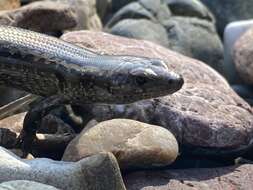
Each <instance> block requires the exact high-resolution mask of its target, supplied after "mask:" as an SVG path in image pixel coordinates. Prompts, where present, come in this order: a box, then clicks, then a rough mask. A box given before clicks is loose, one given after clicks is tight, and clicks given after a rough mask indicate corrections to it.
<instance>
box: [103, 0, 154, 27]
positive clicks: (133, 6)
mask: <svg viewBox="0 0 253 190" xmlns="http://www.w3.org/2000/svg"><path fill="white" fill-rule="evenodd" d="M123 19H148V20H153V21H155V20H156V18H155V17H154V16H153V15H152V13H151V12H149V11H148V10H147V9H145V8H144V7H143V6H142V5H141V4H140V3H138V2H133V3H129V4H127V5H126V6H124V7H123V8H121V9H120V10H119V11H118V12H116V13H115V14H114V15H113V17H112V18H111V19H110V20H109V21H108V23H107V24H106V27H107V28H111V27H112V26H114V25H115V24H117V23H118V22H120V21H121V20H123Z"/></svg>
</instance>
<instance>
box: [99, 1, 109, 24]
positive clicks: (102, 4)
mask: <svg viewBox="0 0 253 190" xmlns="http://www.w3.org/2000/svg"><path fill="white" fill-rule="evenodd" d="M111 5H112V0H96V7H97V13H98V15H99V17H100V18H101V19H102V20H104V17H105V15H106V13H107V11H108V9H110V7H111Z"/></svg>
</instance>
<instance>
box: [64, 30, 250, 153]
mask: <svg viewBox="0 0 253 190" xmlns="http://www.w3.org/2000/svg"><path fill="white" fill-rule="evenodd" d="M62 39H63V40H65V41H68V42H70V43H73V44H76V45H79V46H81V47H84V48H88V49H90V50H92V51H95V52H97V53H103V54H109V55H133V56H144V57H151V58H160V59H163V60H164V61H165V62H166V64H167V66H168V68H169V69H170V70H173V71H175V72H177V73H179V74H181V75H182V76H183V78H184V81H185V84H184V86H183V87H182V89H181V90H179V91H178V92H176V93H174V94H172V95H169V96H164V97H160V98H156V99H149V100H143V101H139V102H136V103H133V104H128V105H91V108H90V110H88V111H90V112H91V114H93V115H94V119H95V120H97V121H103V120H109V119H113V118H129V119H134V120H138V121H142V122H145V123H150V124H155V125H159V126H163V127H165V128H167V129H168V130H169V131H171V132H172V133H173V134H174V135H175V137H176V138H177V140H178V143H179V144H181V145H183V146H189V147H190V148H189V149H188V150H189V151H190V152H193V154H194V153H195V152H194V150H198V149H199V148H200V147H201V148H203V149H204V150H205V151H198V154H206V155H215V156H216V157H218V156H219V155H220V153H221V152H222V151H224V152H223V153H224V154H226V153H230V151H235V152H237V151H238V149H240V148H247V147H248V146H249V145H250V143H251V139H252V137H253V111H252V108H251V107H250V105H249V104H247V103H246V102H245V101H244V100H243V99H242V98H240V97H239V96H238V95H237V94H236V93H235V92H234V91H233V89H232V88H231V87H230V85H229V84H228V83H227V81H226V80H225V79H224V78H223V77H222V76H221V75H220V74H218V73H217V72H216V71H215V70H213V69H212V68H210V67H209V66H207V65H206V64H204V63H203V62H201V61H198V60H195V59H191V58H189V57H186V56H183V55H181V54H179V53H176V52H173V51H171V50H169V49H166V48H164V47H161V46H159V45H156V44H154V43H152V42H148V41H142V40H135V39H129V38H123V37H119V36H114V35H111V34H107V33H102V32H90V31H79V32H71V33H67V34H65V35H63V36H62ZM203 149H202V150H203ZM185 150H187V149H182V151H185ZM226 151H227V152H226Z"/></svg>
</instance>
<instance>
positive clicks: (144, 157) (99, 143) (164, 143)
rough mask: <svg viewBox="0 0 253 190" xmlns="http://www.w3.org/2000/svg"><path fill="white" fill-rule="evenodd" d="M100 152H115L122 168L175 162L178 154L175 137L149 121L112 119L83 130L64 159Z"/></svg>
mask: <svg viewBox="0 0 253 190" xmlns="http://www.w3.org/2000/svg"><path fill="white" fill-rule="evenodd" d="M100 152H112V153H113V154H114V155H115V157H116V158H117V160H118V162H119V166H120V168H121V169H135V168H151V167H156V166H165V165H168V164H170V163H172V162H173V161H174V160H175V159H176V157H177V155H178V144H177V141H176V139H175V137H174V136H173V135H172V134H171V133H170V132H169V131H168V130H166V129H164V128H162V127H159V126H155V125H149V124H146V123H142V122H138V121H134V120H129V119H113V120H109V121H104V122H101V123H99V124H97V125H96V126H94V127H92V128H91V129H89V130H88V131H86V129H84V131H83V132H82V133H81V134H80V135H79V136H78V137H76V138H75V139H74V140H73V141H71V142H70V144H69V145H68V147H67V149H66V150H65V153H64V155H63V160H64V161H77V160H80V159H81V158H84V157H87V156H90V155H93V154H97V153H100Z"/></svg>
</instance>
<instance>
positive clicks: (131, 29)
mask: <svg viewBox="0 0 253 190" xmlns="http://www.w3.org/2000/svg"><path fill="white" fill-rule="evenodd" d="M110 33H111V34H115V35H118V36H125V37H128V38H135V39H145V40H149V41H152V42H155V43H157V44H160V45H163V46H165V47H167V46H168V45H169V40H168V38H167V31H166V29H165V28H164V27H163V26H162V25H161V24H160V23H155V22H151V21H149V20H147V19H124V20H122V21H120V22H118V23H117V24H115V25H114V26H113V27H112V28H111V29H110Z"/></svg>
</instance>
